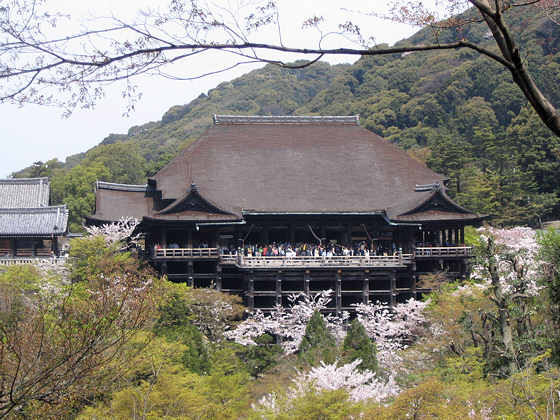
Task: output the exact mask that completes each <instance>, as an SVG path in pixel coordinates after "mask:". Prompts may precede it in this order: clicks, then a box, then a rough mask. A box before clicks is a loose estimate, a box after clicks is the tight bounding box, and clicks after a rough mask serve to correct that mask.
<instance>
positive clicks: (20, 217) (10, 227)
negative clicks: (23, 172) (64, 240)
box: [0, 178, 68, 265]
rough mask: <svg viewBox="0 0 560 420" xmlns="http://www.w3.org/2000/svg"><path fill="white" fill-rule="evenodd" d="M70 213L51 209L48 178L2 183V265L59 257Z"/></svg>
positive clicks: (59, 207) (2, 180)
mask: <svg viewBox="0 0 560 420" xmlns="http://www.w3.org/2000/svg"><path fill="white" fill-rule="evenodd" d="M67 233H68V209H67V208H66V206H65V205H63V206H51V205H50V183H49V179H48V178H16V179H1V180H0V265H8V264H15V263H27V262H30V261H32V259H35V258H51V257H58V256H59V254H60V248H59V239H60V238H61V237H63V236H66V235H67Z"/></svg>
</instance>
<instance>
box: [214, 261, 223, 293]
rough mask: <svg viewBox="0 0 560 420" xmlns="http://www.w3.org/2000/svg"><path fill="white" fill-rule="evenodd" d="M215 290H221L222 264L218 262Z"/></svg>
mask: <svg viewBox="0 0 560 420" xmlns="http://www.w3.org/2000/svg"><path fill="white" fill-rule="evenodd" d="M215 282H216V290H217V291H218V292H221V291H222V266H221V265H220V264H216V280H215Z"/></svg>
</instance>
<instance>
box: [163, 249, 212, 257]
mask: <svg viewBox="0 0 560 420" xmlns="http://www.w3.org/2000/svg"><path fill="white" fill-rule="evenodd" d="M219 256H220V252H219V249H218V248H161V249H155V250H154V257H155V258H217V257H219Z"/></svg>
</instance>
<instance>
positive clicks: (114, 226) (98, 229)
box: [84, 217, 140, 250]
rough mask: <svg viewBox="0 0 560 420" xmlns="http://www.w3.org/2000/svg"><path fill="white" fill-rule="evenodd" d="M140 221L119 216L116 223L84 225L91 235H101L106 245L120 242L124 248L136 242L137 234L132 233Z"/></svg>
mask: <svg viewBox="0 0 560 420" xmlns="http://www.w3.org/2000/svg"><path fill="white" fill-rule="evenodd" d="M139 224H140V222H139V221H138V219H136V218H133V217H121V218H120V219H119V220H118V221H117V222H116V223H106V224H103V225H101V226H94V225H91V226H84V229H85V230H86V232H87V233H89V234H90V235H92V236H102V237H103V239H104V240H105V243H106V244H107V245H112V244H121V247H120V249H121V250H124V249H126V248H128V247H129V246H130V245H136V244H137V243H138V239H139V234H136V235H135V234H134V232H135V231H136V228H137V227H138V225H139Z"/></svg>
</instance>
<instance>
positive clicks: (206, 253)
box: [153, 246, 472, 268]
mask: <svg viewBox="0 0 560 420" xmlns="http://www.w3.org/2000/svg"><path fill="white" fill-rule="evenodd" d="M471 253H472V247H465V246H461V247H422V248H416V249H415V250H414V253H413V254H395V255H372V256H369V257H366V256H350V255H344V256H338V255H337V256H331V257H325V256H321V257H311V256H294V257H287V256H266V257H263V256H259V257H245V256H238V255H220V249H219V248H161V249H156V250H154V252H153V258H155V259H160V258H170V259H174V258H177V259H180V258H202V259H204V258H216V259H217V258H219V259H220V261H221V263H222V264H225V265H239V266H241V267H259V268H266V267H270V268H281V267H394V266H402V265H406V264H410V263H412V260H413V259H414V258H423V257H468V256H470V255H471Z"/></svg>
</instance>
